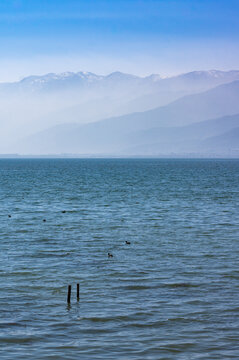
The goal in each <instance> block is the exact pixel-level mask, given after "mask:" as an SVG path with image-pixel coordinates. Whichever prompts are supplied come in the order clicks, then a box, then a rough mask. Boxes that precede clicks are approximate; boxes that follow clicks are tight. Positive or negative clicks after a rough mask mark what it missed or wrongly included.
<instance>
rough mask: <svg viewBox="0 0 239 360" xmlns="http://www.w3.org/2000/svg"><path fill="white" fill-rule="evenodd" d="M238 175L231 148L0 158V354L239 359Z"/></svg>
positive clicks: (238, 164)
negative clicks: (219, 153)
mask: <svg viewBox="0 0 239 360" xmlns="http://www.w3.org/2000/svg"><path fill="white" fill-rule="evenodd" d="M238 185H239V160H223V159H221V160H220V159H217V160H213V159H211V160H206V159H205V160H191V159H187V160H183V159H178V160H173V159H167V160H166V159H1V160H0V205H1V208H0V224H1V225H0V227H1V230H0V358H1V359H2V360H6V359H9V360H10V359H11V360H12V359H18V360H20V359H39V360H40V359H49V360H50V359H52V360H53V359H54V360H57V359H59V360H60V359H62V360H63V359H64V360H66V359H71V360H72V359H81V360H95V359H102V360H107V359H112V360H123V359H124V360H141V359H142V360H145V359H152V360H159V359H164V360H166V359H175V360H184V359H185V360H186V359H190V360H191V359H217V360H218V359H222V360H225V359H238V357H239V344H238V329H239V247H238V242H239V186H238ZM44 220H45V221H44ZM126 241H127V242H129V243H130V244H126ZM108 253H111V254H112V255H113V257H110V258H109V257H108ZM77 283H79V284H80V301H79V302H78V301H77V298H76V284H77ZM68 285H72V296H71V304H70V305H69V304H67V301H66V300H67V286H68Z"/></svg>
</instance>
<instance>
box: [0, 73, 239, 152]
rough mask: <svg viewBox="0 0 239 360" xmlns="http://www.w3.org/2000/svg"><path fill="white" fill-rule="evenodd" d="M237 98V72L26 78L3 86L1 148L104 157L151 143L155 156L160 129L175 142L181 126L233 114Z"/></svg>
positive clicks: (0, 96) (238, 110) (237, 106)
mask: <svg viewBox="0 0 239 360" xmlns="http://www.w3.org/2000/svg"><path fill="white" fill-rule="evenodd" d="M238 95H239V70H231V71H218V70H210V71H193V72H190V73H186V74H181V75H178V76H172V77H168V78H162V77H161V76H160V75H157V74H152V75H150V76H145V77H139V76H135V75H131V74H124V73H121V72H114V73H111V74H109V75H97V74H93V73H91V72H82V71H81V72H77V73H74V72H64V73H61V74H55V73H49V74H46V75H43V76H29V77H26V78H24V79H22V80H21V81H19V82H15V83H2V84H0V121H1V133H0V140H1V141H0V146H1V150H0V151H1V152H11V151H14V152H26V151H27V152H28V153H31V152H33V153H39V152H40V153H51V152H52V153H61V152H68V153H69V152H70V153H91V154H93V153H94V154H98V153H107V154H109V153H117V152H118V153H119V152H122V151H123V152H124V151H127V149H131V150H132V149H136V147H138V146H141V147H142V146H143V145H144V144H145V145H147V146H148V149H149V151H151V150H150V149H152V146H153V143H155V144H156V145H155V148H156V150H157V151H158V150H159V149H160V147H159V146H158V145H157V144H158V141H159V140H160V139H161V140H160V142H161V144H162V142H163V141H164V140H165V139H162V137H161V134H160V132H159V130H158V129H159V128H169V127H170V128H172V130H166V129H164V130H162V133H164V134H165V136H168V137H169V138H170V139H171V140H172V136H173V132H174V131H178V133H181V134H182V132H181V129H179V128H180V127H181V128H182V127H184V126H187V125H190V124H193V123H197V122H202V121H205V120H208V119H213V118H221V117H225V116H230V115H234V114H238V113H239V101H238V98H239V96H238ZM208 126H209V124H208ZM213 126H214V125H213ZM215 126H216V124H215ZM173 128H174V130H173ZM154 129H156V130H154ZM176 129H178V130H176ZM208 130H210V129H208ZM226 130H227V129H226V128H225V131H226ZM229 130H230V129H229ZM160 131H161V130H160ZM156 134H157V136H158V137H157V136H156ZM210 134H211V136H212V137H213V136H218V135H220V134H218V133H217V132H216V131H215V132H214V131H212V132H210ZM190 136H193V134H192V133H191V135H190ZM183 138H184V137H183V136H182V139H183ZM20 139H24V141H23V142H21V141H20ZM146 140H147V141H149V142H148V143H147V144H146V143H145V141H146ZM198 140H199V139H195V141H198ZM200 141H201V140H200ZM177 142H178V144H179V143H180V140H177ZM166 143H167V145H165V151H169V144H168V142H167V141H166ZM187 143H188V140H187ZM14 144H15V145H14ZM16 144H18V145H16ZM191 145H193V144H191ZM191 145H190V146H191ZM171 148H172V147H171ZM31 149H32V151H31ZM188 149H189V148H188ZM191 149H192V147H191ZM131 150H130V151H131Z"/></svg>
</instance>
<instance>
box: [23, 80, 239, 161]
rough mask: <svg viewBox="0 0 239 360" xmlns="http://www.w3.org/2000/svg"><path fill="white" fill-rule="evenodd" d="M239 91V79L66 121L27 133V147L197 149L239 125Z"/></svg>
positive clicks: (49, 149)
mask: <svg viewBox="0 0 239 360" xmlns="http://www.w3.org/2000/svg"><path fill="white" fill-rule="evenodd" d="M238 95H239V81H235V82H232V83H229V84H224V85H220V86H218V87H216V88H213V89H211V90H208V91H206V92H203V93H199V94H194V95H189V96H185V97H183V98H181V99H179V100H176V101H174V102H172V103H171V104H169V105H167V106H163V107H159V108H156V109H154V110H150V111H146V112H138V113H133V114H128V115H124V116H120V117H114V118H108V119H105V120H102V121H98V122H94V123H90V124H86V125H81V126H80V125H77V124H69V125H66V124H65V125H64V124H62V125H60V126H56V127H53V128H50V129H48V130H45V131H43V132H41V133H38V134H35V135H33V136H32V137H30V138H28V139H25V140H24V145H23V144H22V147H21V151H23V149H24V148H25V152H27V147H28V149H30V148H31V147H34V146H35V149H37V151H39V152H40V153H41V152H43V151H46V152H47V153H59V152H60V151H61V152H65V153H67V152H68V153H82V154H83V153H89V154H97V153H108V154H110V153H127V149H129V153H130V154H132V155H133V154H134V152H133V150H134V149H135V151H136V153H138V152H139V151H140V149H142V151H144V150H143V149H144V148H145V146H146V147H147V153H150V151H151V150H150V149H152V152H153V153H155V151H156V152H157V151H159V152H160V151H161V152H163V153H167V152H168V151H177V150H179V149H183V148H184V149H185V151H193V150H194V148H195V145H196V144H197V143H198V141H202V140H204V139H206V138H207V137H210V136H211V137H213V136H218V135H221V134H223V133H224V132H227V131H229V130H231V129H233V128H236V127H238V126H239V117H238V115H237V114H239V102H238ZM234 114H236V115H234ZM228 115H231V116H228ZM207 119H216V120H210V121H209V120H207ZM205 120H207V121H206V122H205ZM159 141H160V143H157V142H159ZM185 141H186V142H185ZM27 144H28V145H27ZM16 150H17V151H19V150H18V149H16Z"/></svg>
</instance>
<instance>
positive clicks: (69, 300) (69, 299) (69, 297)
mask: <svg viewBox="0 0 239 360" xmlns="http://www.w3.org/2000/svg"><path fill="white" fill-rule="evenodd" d="M67 303H68V304H70V303H71V285H68V294H67Z"/></svg>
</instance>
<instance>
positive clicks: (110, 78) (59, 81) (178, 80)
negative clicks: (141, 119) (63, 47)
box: [0, 70, 239, 92]
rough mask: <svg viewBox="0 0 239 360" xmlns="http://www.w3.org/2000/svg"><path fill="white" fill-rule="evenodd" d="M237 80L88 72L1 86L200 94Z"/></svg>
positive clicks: (216, 74) (228, 75)
mask: <svg viewBox="0 0 239 360" xmlns="http://www.w3.org/2000/svg"><path fill="white" fill-rule="evenodd" d="M235 80H239V70H230V71H219V70H210V71H193V72H189V73H185V74H181V75H176V76H172V77H166V78H163V77H161V76H160V75H158V74H151V75H149V76H145V77H140V76H136V75H131V74H125V73H122V72H119V71H116V72H113V73H111V74H108V75H97V74H94V73H91V72H84V71H80V72H76V73H75V72H63V73H59V74H57V73H48V74H45V75H39V76H37V75H32V76H28V77H25V78H24V79H22V80H20V81H17V82H13V83H1V84H0V91H1V90H2V91H3V90H8V89H11V90H16V91H17V90H22V91H23V90H25V91H33V92H35V91H43V90H45V91H46V90H47V91H55V90H57V89H58V90H61V89H64V87H67V88H70V87H73V88H75V87H82V86H83V87H85V86H90V87H92V86H93V87H95V86H96V87H98V86H100V87H101V86H107V85H108V86H109V85H112V83H114V84H115V85H117V84H118V85H120V84H122V83H123V84H125V85H126V84H127V85H131V86H133V85H137V86H148V85H151V86H153V87H154V88H155V87H156V88H157V89H158V90H160V89H161V90H162V89H164V90H166V89H167V90H169V89H170V90H173V88H174V91H175V90H186V88H188V87H192V88H193V90H194V91H203V90H206V89H209V88H212V87H214V86H218V85H221V84H224V83H227V82H232V81H235Z"/></svg>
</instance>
